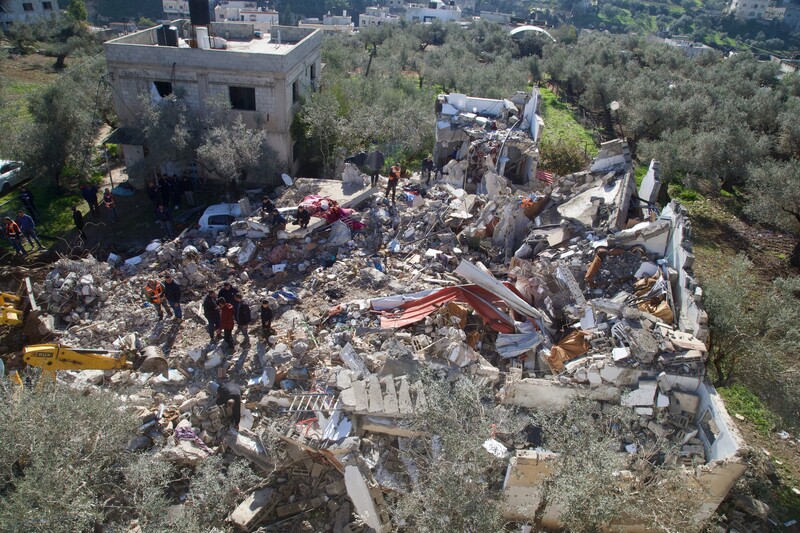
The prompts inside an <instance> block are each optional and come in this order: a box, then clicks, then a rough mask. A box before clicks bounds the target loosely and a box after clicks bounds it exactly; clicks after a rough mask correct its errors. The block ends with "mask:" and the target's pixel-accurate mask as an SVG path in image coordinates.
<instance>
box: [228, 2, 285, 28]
mask: <svg viewBox="0 0 800 533" xmlns="http://www.w3.org/2000/svg"><path fill="white" fill-rule="evenodd" d="M214 20H216V21H218V22H222V21H229V22H260V23H263V24H267V25H270V26H274V25H277V24H278V12H277V11H271V10H268V9H265V8H263V7H261V8H259V7H258V6H257V4H256V3H255V2H241V1H237V0H232V1H230V2H224V3H222V4H219V5H217V6H216V7H214Z"/></svg>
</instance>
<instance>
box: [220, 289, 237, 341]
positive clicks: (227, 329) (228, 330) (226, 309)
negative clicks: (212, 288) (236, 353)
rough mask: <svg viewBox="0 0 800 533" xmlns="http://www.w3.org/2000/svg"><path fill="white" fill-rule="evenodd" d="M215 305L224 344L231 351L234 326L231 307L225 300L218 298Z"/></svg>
mask: <svg viewBox="0 0 800 533" xmlns="http://www.w3.org/2000/svg"><path fill="white" fill-rule="evenodd" d="M217 305H218V306H219V319H220V323H221V324H222V334H223V336H224V338H225V342H226V343H227V344H228V346H230V347H231V350H233V327H234V326H235V325H236V322H235V321H234V318H233V315H234V312H233V305H232V304H230V303H228V302H226V301H225V298H218V299H217Z"/></svg>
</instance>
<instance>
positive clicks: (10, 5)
mask: <svg viewBox="0 0 800 533" xmlns="http://www.w3.org/2000/svg"><path fill="white" fill-rule="evenodd" d="M58 10H59V7H58V0H50V1H47V2H43V1H41V0H29V1H25V0H0V29H2V30H3V31H8V30H9V28H11V26H13V25H14V24H20V23H23V24H24V23H26V22H31V21H33V20H35V19H37V18H39V17H48V16H50V15H52V14H54V13H58Z"/></svg>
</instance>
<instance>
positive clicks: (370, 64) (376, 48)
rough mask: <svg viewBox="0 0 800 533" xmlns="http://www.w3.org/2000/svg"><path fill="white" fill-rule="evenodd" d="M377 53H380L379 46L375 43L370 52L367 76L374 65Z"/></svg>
mask: <svg viewBox="0 0 800 533" xmlns="http://www.w3.org/2000/svg"><path fill="white" fill-rule="evenodd" d="M377 53H378V46H377V45H375V44H373V45H372V50H371V51H370V53H369V61H367V71H366V72H364V77H365V78H366V77H368V76H369V68H370V67H371V66H372V58H373V57H375V54H377Z"/></svg>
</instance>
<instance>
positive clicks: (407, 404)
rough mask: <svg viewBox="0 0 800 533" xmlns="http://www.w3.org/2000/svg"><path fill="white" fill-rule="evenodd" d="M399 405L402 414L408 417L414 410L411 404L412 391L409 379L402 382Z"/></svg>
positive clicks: (398, 397)
mask: <svg viewBox="0 0 800 533" xmlns="http://www.w3.org/2000/svg"><path fill="white" fill-rule="evenodd" d="M397 403H398V409H399V410H400V414H403V415H408V414H411V413H412V412H413V410H414V407H413V405H412V404H411V390H410V388H409V386H408V380H407V379H404V378H402V379H401V380H400V390H399V391H398V394H397Z"/></svg>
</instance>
